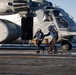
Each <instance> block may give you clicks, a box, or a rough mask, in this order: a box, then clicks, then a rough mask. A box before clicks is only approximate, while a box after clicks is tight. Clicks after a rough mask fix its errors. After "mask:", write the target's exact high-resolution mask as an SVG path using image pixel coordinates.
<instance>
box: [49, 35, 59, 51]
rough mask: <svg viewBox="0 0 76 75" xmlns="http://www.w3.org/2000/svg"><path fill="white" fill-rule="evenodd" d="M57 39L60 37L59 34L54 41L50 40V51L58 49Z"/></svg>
mask: <svg viewBox="0 0 76 75" xmlns="http://www.w3.org/2000/svg"><path fill="white" fill-rule="evenodd" d="M57 39H58V36H56V37H54V38H53V39H52V41H51V42H50V51H53V50H54V52H56V51H57V49H56V46H55V44H56V42H57Z"/></svg>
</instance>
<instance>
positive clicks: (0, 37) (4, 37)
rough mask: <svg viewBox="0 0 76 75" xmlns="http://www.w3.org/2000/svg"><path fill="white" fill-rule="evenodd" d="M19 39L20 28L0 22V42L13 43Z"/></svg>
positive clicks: (9, 23)
mask: <svg viewBox="0 0 76 75" xmlns="http://www.w3.org/2000/svg"><path fill="white" fill-rule="evenodd" d="M19 37H20V27H19V26H18V25H16V24H14V23H12V22H10V21H7V20H0V42H7V41H9V42H10V41H14V40H16V39H18V38H19Z"/></svg>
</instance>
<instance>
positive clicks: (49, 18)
mask: <svg viewBox="0 0 76 75" xmlns="http://www.w3.org/2000/svg"><path fill="white" fill-rule="evenodd" d="M43 21H53V18H52V14H51V12H49V11H45V12H44V15H43Z"/></svg>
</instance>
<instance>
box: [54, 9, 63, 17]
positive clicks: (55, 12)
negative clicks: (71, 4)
mask: <svg viewBox="0 0 76 75" xmlns="http://www.w3.org/2000/svg"><path fill="white" fill-rule="evenodd" d="M53 13H54V16H55V17H58V16H63V14H62V13H61V12H60V11H59V10H53Z"/></svg>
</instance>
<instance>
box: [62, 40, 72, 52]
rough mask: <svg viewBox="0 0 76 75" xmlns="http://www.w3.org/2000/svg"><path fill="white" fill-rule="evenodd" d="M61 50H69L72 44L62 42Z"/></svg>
mask: <svg viewBox="0 0 76 75" xmlns="http://www.w3.org/2000/svg"><path fill="white" fill-rule="evenodd" d="M61 49H62V50H64V51H67V50H71V49H72V44H71V43H70V42H68V41H66V42H63V43H62V44H61Z"/></svg>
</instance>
